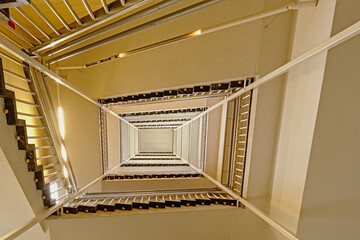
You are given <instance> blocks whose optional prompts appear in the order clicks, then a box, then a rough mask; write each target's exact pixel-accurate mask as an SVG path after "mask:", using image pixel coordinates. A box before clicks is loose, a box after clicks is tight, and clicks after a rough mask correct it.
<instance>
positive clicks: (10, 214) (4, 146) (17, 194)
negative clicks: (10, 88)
mask: <svg viewBox="0 0 360 240" xmlns="http://www.w3.org/2000/svg"><path fill="white" fill-rule="evenodd" d="M3 108H4V101H3V99H2V98H0V109H3ZM0 133H1V135H0V196H1V197H0V206H1V207H0V237H1V236H2V235H4V234H6V233H8V232H9V231H11V230H13V229H14V228H17V227H19V226H20V225H22V224H24V223H25V222H27V221H28V220H30V219H31V218H33V217H35V216H36V215H37V214H40V213H42V212H43V211H44V210H45V209H46V207H44V205H43V201H42V199H41V196H42V193H41V191H40V190H36V186H35V183H34V181H33V179H34V173H33V172H29V171H28V170H27V164H26V163H25V161H24V160H25V151H23V150H19V149H18V144H17V141H16V139H15V137H14V136H15V135H16V130H15V126H10V125H7V123H6V116H5V114H4V113H0ZM32 238H35V239H44V240H45V239H49V236H48V233H45V232H44V230H43V229H42V227H41V226H40V225H39V224H36V225H35V226H34V227H33V228H31V229H30V230H29V231H27V232H26V233H25V234H23V235H22V236H21V237H19V238H18V239H32Z"/></svg>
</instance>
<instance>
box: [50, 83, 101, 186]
mask: <svg viewBox="0 0 360 240" xmlns="http://www.w3.org/2000/svg"><path fill="white" fill-rule="evenodd" d="M47 82H48V84H49V87H50V90H51V94H52V96H53V102H54V105H55V109H57V107H58V104H59V103H60V105H61V106H62V108H63V111H64V120H65V139H64V141H65V144H66V148H67V151H68V158H69V159H70V161H71V165H72V168H73V171H74V174H75V178H76V181H77V185H78V187H83V186H85V185H86V184H88V183H89V182H91V181H92V180H94V179H95V178H96V177H99V176H100V175H101V174H102V169H101V154H100V134H99V108H98V107H97V106H96V105H94V104H93V103H91V102H89V101H87V100H85V99H84V98H82V97H80V96H79V95H77V94H76V93H74V92H72V91H70V90H69V89H67V88H65V87H62V86H61V85H59V86H58V85H57V83H56V82H54V81H53V80H50V79H47ZM57 88H59V90H58V91H57ZM58 93H59V95H58ZM58 99H59V100H60V102H58ZM99 187H100V184H95V185H94V186H93V187H92V188H91V189H92V190H95V191H98V190H100V188H99Z"/></svg>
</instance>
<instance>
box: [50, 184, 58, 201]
mask: <svg viewBox="0 0 360 240" xmlns="http://www.w3.org/2000/svg"><path fill="white" fill-rule="evenodd" d="M57 188H58V184H57V183H56V182H55V183H51V184H50V193H51V195H50V197H51V198H52V199H58V198H59V192H58V191H56V190H57ZM55 191H56V192H55Z"/></svg>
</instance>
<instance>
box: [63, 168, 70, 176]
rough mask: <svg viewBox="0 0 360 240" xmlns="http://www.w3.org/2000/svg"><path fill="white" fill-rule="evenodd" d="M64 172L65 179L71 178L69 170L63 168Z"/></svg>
mask: <svg viewBox="0 0 360 240" xmlns="http://www.w3.org/2000/svg"><path fill="white" fill-rule="evenodd" d="M63 172H64V177H65V178H68V177H69V173H68V171H67V169H66V168H65V166H64V167H63Z"/></svg>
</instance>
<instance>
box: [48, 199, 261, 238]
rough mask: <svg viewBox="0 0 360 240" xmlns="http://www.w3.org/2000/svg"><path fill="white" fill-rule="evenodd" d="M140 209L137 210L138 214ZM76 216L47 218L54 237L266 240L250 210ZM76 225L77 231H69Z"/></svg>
mask: <svg viewBox="0 0 360 240" xmlns="http://www.w3.org/2000/svg"><path fill="white" fill-rule="evenodd" d="M134 211H136V213H134ZM78 215H82V216H76V218H72V216H69V215H66V216H65V217H64V218H63V219H60V220H55V219H54V218H53V219H50V220H47V222H48V223H49V226H50V235H51V239H52V240H57V239H61V240H62V239H69V240H72V239H89V240H92V239H106V238H114V236H121V238H124V239H128V240H138V239H149V240H156V239H179V240H180V239H188V240H199V239H208V240H219V239H222V240H236V239H249V240H250V239H251V240H252V239H262V238H260V236H259V232H260V231H259V229H257V228H251V227H249V222H251V223H259V222H261V220H260V219H258V218H257V217H256V216H254V215H253V214H252V213H251V212H249V211H248V210H243V209H235V208H232V207H223V206H211V207H208V206H203V207H196V208H193V207H191V208H181V209H177V210H172V209H162V210H153V209H150V210H145V211H144V210H133V211H132V212H129V213H124V212H120V213H119V212H115V213H110V214H103V216H101V215H100V213H99V214H96V215H97V216H99V215H100V216H99V217H92V214H81V213H79V214H78ZM74 226H76V230H77V231H73V232H71V234H69V232H68V231H67V230H68V229H69V228H72V227H74Z"/></svg>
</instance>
